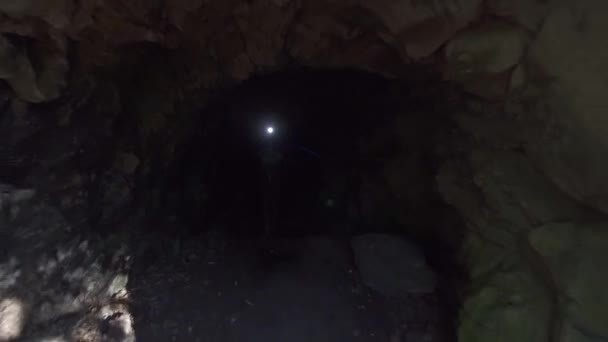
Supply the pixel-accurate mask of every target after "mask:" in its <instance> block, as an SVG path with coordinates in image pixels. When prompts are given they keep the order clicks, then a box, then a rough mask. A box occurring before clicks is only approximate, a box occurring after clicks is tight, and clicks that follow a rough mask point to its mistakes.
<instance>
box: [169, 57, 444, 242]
mask: <svg viewBox="0 0 608 342" xmlns="http://www.w3.org/2000/svg"><path fill="white" fill-rule="evenodd" d="M399 86H400V85H399V82H398V81H389V80H387V79H385V78H383V77H382V76H379V75H376V74H372V73H366V72H360V71H356V70H310V69H296V70H291V71H284V72H278V73H273V74H270V75H264V76H257V77H254V78H253V79H250V80H248V81H246V82H245V83H244V84H242V85H239V86H238V87H236V88H235V89H231V90H229V91H224V92H223V93H222V94H221V95H218V96H217V98H216V99H214V100H212V101H211V103H210V104H209V105H208V106H207V107H205V108H204V109H203V110H202V117H204V118H205V119H203V120H208V122H203V123H201V124H202V125H203V126H207V125H209V126H212V125H214V126H213V127H215V128H214V129H213V131H212V133H211V135H210V136H206V137H205V139H206V140H201V137H200V135H199V136H198V139H196V138H195V139H193V141H192V142H191V143H189V144H188V145H186V146H187V147H186V149H187V150H188V151H189V152H188V154H187V155H185V156H184V158H183V160H181V161H179V162H178V164H177V165H176V169H177V170H176V171H175V172H176V173H177V174H180V175H182V176H180V177H176V179H177V180H179V181H183V180H187V179H191V177H189V176H192V173H193V172H194V173H197V174H198V176H199V180H201V181H202V182H204V183H206V184H212V185H211V186H212V188H211V189H210V197H212V198H213V203H210V204H211V205H212V206H215V207H213V208H214V209H209V210H210V212H212V213H213V214H214V215H216V216H215V217H218V215H219V216H221V215H222V210H223V211H224V212H227V211H229V212H230V215H231V216H232V217H234V218H235V219H236V218H240V219H241V220H242V222H240V224H239V223H237V222H234V223H233V224H234V225H235V227H234V229H238V230H239V232H238V233H239V234H243V233H244V234H247V233H251V234H254V235H255V234H259V233H260V232H261V231H263V225H264V222H263V221H264V198H265V191H266V190H265V189H264V187H265V184H266V183H265V177H266V172H267V171H266V170H265V169H264V165H263V158H264V157H265V156H264V154H265V153H268V152H267V151H266V150H267V149H268V148H272V149H273V150H276V151H277V153H278V154H279V155H280V161H279V162H277V163H276V166H275V168H276V174H277V175H276V176H277V183H278V184H277V185H276V186H277V188H278V191H277V193H276V194H275V195H276V196H277V198H276V199H275V200H276V201H277V203H278V207H277V208H276V211H277V212H276V215H277V218H276V219H277V220H278V221H279V222H278V223H277V224H278V225H279V226H284V227H283V228H278V230H277V231H276V232H275V234H279V235H306V234H313V235H314V234H322V233H333V234H336V233H339V228H338V227H333V228H332V227H329V225H330V224H331V221H332V220H331V217H335V218H336V219H338V217H339V216H340V215H341V216H342V217H341V220H342V221H343V222H342V223H343V224H345V225H351V226H352V227H350V228H348V230H343V231H342V233H344V234H348V233H350V234H354V233H355V232H374V231H376V230H378V229H379V230H380V231H393V230H397V231H399V230H401V231H403V229H399V228H396V226H395V225H394V224H391V222H389V221H390V220H389V217H385V218H386V219H387V222H384V223H382V224H383V225H384V227H383V228H378V227H372V226H373V224H372V222H367V223H365V218H364V217H361V216H360V215H361V213H360V211H361V210H362V208H360V207H361V203H358V202H360V201H361V200H362V199H361V198H359V197H360V196H362V194H360V193H358V191H359V188H360V187H361V179H360V178H362V177H374V176H373V174H374V173H376V174H378V173H381V172H382V165H383V164H384V163H385V162H386V160H389V159H391V158H395V156H397V155H400V154H408V151H407V149H408V148H409V149H411V151H409V154H410V157H411V158H412V163H413V164H412V167H414V168H418V169H419V170H417V171H416V173H417V174H420V175H421V177H420V178H418V179H416V183H418V184H417V185H412V186H411V189H415V190H414V191H422V192H423V195H422V196H421V197H419V198H418V200H417V202H418V204H419V205H420V208H422V207H424V206H426V209H428V210H442V208H441V206H440V203H442V201H441V200H440V198H439V196H438V195H437V194H436V191H435V189H434V186H433V179H434V174H435V173H436V167H437V165H438V163H437V162H436V161H434V160H433V158H434V151H433V144H434V142H433V141H432V140H433V134H435V135H436V134H438V132H440V131H441V129H444V130H445V129H447V127H448V126H449V123H446V124H445V125H443V127H442V126H441V125H438V124H437V123H440V122H444V119H445V118H441V117H440V116H441V113H434V112H433V109H432V108H431V107H432V105H433V104H432V103H431V102H430V101H431V100H428V102H427V103H424V102H423V101H424V100H423V99H418V103H415V102H410V103H407V105H408V106H410V107H409V108H407V107H406V102H407V100H404V99H403V98H402V99H399V98H392V97H391V93H390V89H391V87H392V88H394V89H395V88H396V87H399ZM401 87H404V86H403V85H402V86H401ZM393 94H395V92H393ZM401 96H403V97H405V95H403V93H402V95H401ZM408 110H409V112H410V113H407V111H408ZM400 118H401V119H403V118H407V120H408V123H409V124H410V125H412V126H413V128H412V129H411V133H412V134H413V135H415V136H412V137H409V139H411V140H412V142H413V143H412V144H411V145H410V146H404V144H403V143H402V142H401V141H399V139H400V137H399V136H398V135H397V134H396V133H397V132H395V131H394V130H393V129H391V125H392V124H394V123H395V122H396V120H398V119H400ZM269 128H272V129H273V131H272V133H268V131H267V130H268V129H269ZM203 129H204V128H203ZM383 130H386V132H385V134H382V131H383ZM378 135H383V140H380V139H378V138H377V137H378ZM374 138H375V139H376V141H374V140H373V139H374ZM208 141H213V145H209V144H208ZM373 143H375V144H377V145H380V146H377V147H371V146H366V145H371V144H373ZM209 146H212V148H211V150H210V148H209ZM371 148H375V150H374V151H369V150H370V149H371ZM205 149H207V150H205ZM365 149H367V150H368V151H364V150H365ZM206 156H208V157H206ZM201 160H202V161H201ZM197 163H204V164H210V163H211V164H213V171H209V170H208V171H206V172H207V173H206V172H205V171H203V172H201V170H200V169H197V168H192V165H196V164H197ZM180 167H181V168H182V170H179V168H180ZM189 173H190V174H189ZM364 173H365V174H364ZM205 177H207V178H205ZM374 181H377V180H373V181H372V182H374ZM332 183H334V184H332ZM335 183H338V184H335ZM376 186H377V187H378V188H379V189H378V190H379V191H380V192H382V191H384V192H386V193H385V194H383V195H384V197H385V198H384V199H385V200H388V198H389V197H390V196H391V195H393V196H398V195H399V194H391V193H390V192H391V190H390V189H383V190H380V189H381V188H382V187H383V186H386V185H382V184H376ZM183 187H184V185H183V184H181V185H177V184H176V185H175V187H174V188H183ZM186 187H188V186H187V185H186ZM332 187H333V188H332ZM420 188H422V190H419V189H420ZM332 191H333V193H332ZM406 191H407V190H406ZM406 196H407V195H406ZM182 199H183V200H185V201H187V202H189V203H191V204H192V203H196V201H193V200H192V199H189V198H187V197H185V196H184V197H182ZM431 203H433V204H436V207H434V208H431V207H432V205H433V204H431ZM186 206H187V205H186ZM220 208H223V209H220ZM372 210H373V209H372ZM402 210H407V208H402ZM390 211H391V210H390V209H387V212H389V214H387V213H386V212H385V213H383V214H380V213H378V214H377V215H380V216H390ZM194 212H195V213H197V212H199V213H200V210H198V208H195V209H194ZM224 214H225V213H224ZM349 215H350V217H349ZM410 215H412V216H414V212H413V211H412V212H410ZM427 215H428V213H422V212H419V213H418V216H419V217H423V216H427ZM199 219H201V220H204V219H205V218H203V217H199ZM206 219H207V220H211V221H212V220H213V219H214V217H213V215H211V216H208V217H206ZM290 221H292V222H290ZM414 221H415V220H414V219H412V224H414ZM334 223H337V222H334ZM200 224H201V225H202V227H208V226H210V222H206V223H205V222H201V223H200ZM415 224H424V222H423V221H422V220H420V221H419V222H415ZM337 229H338V230H337ZM342 229H346V228H345V227H342Z"/></svg>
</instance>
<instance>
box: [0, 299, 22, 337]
mask: <svg viewBox="0 0 608 342" xmlns="http://www.w3.org/2000/svg"><path fill="white" fill-rule="evenodd" d="M24 311H25V310H24V308H23V302H21V301H20V300H19V299H16V298H8V299H3V300H2V301H0V341H12V340H15V339H17V338H19V336H21V331H22V330H23V326H24V325H25V312H24Z"/></svg>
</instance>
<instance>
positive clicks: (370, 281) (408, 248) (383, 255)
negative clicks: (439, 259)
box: [351, 234, 436, 297]
mask: <svg viewBox="0 0 608 342" xmlns="http://www.w3.org/2000/svg"><path fill="white" fill-rule="evenodd" d="M351 246H352V249H353V253H354V255H355V261H356V265H357V268H358V270H359V272H361V277H362V278H363V282H364V283H365V284H366V285H367V286H369V287H370V288H372V289H374V290H376V291H378V292H379V293H380V294H382V295H385V296H390V297H402V296H405V295H407V294H408V293H416V294H420V293H431V292H433V291H434V290H435V281H436V275H435V273H434V272H433V271H432V270H431V269H430V267H429V266H428V265H427V263H426V260H425V258H424V254H422V251H421V250H420V249H419V248H418V247H417V246H416V245H415V244H413V243H412V242H409V241H407V240H404V239H403V238H401V237H398V236H391V235H382V234H366V235H359V236H356V237H354V238H353V239H352V240H351Z"/></svg>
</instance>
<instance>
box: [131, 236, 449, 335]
mask: <svg viewBox="0 0 608 342" xmlns="http://www.w3.org/2000/svg"><path fill="white" fill-rule="evenodd" d="M211 235H213V234H211ZM200 241H205V242H204V245H203V242H200ZM173 245H174V246H175V248H173V249H171V248H165V250H164V251H161V253H165V254H164V256H163V257H160V258H156V259H154V261H152V262H150V261H149V259H150V258H140V260H141V262H137V261H136V263H135V265H134V268H133V271H132V274H131V277H130V279H131V280H130V285H131V290H130V291H131V299H132V303H133V304H132V313H133V315H134V320H135V333H136V336H137V339H138V341H201V342H202V341H205V342H213V341H218V342H220V341H226V342H232V341H235V342H236V341H238V342H244V341H246V342H256V341H260V342H262V341H264V342H274V341H277V342H278V341H281V342H286V341H290V342H298V341H302V342H305V341H306V342H313V341H314V342H323V341H328V342H329V341H332V342H339V341H345V342H346V341H389V342H400V341H408V342H409V341H416V342H424V341H429V342H439V341H450V340H453V339H450V338H447V330H446V329H445V325H444V324H443V322H445V320H444V318H445V317H444V316H443V315H444V312H443V311H442V307H441V305H440V300H439V297H438V296H437V295H435V294H432V295H411V296H409V297H407V298H399V299H395V298H385V297H383V296H381V295H379V294H377V293H374V292H373V291H371V290H369V289H368V288H366V287H365V286H363V285H362V283H361V281H360V280H359V275H358V272H357V270H356V267H354V264H353V258H352V254H351V253H352V252H351V249H350V247H349V243H348V240H347V239H345V238H335V237H334V238H330V237H322V236H318V237H307V238H268V239H262V238H249V239H245V238H240V239H236V238H234V239H231V238H225V237H221V236H220V235H219V234H218V235H216V236H206V237H205V238H204V239H188V240H186V241H180V242H178V241H176V242H175V243H173ZM170 249H171V250H170Z"/></svg>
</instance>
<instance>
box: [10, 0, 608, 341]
mask: <svg viewBox="0 0 608 342" xmlns="http://www.w3.org/2000/svg"><path fill="white" fill-rule="evenodd" d="M607 11H608V4H607V3H606V2H605V1H602V0H583V1H579V2H577V3H572V2H567V1H559V0H555V1H526V0H515V1H507V0H487V1H483V4H482V1H481V0H470V1H454V0H442V1H439V0H436V1H427V2H420V1H400V0H382V1H366V2H363V1H353V0H332V1H329V0H327V1H320V0H319V1H279V0H276V1H255V2H248V3H246V4H245V3H241V2H239V1H202V0H180V1H120V0H108V1H79V2H77V1H69V0H53V1H48V0H47V1H42V0H28V1H16V0H4V1H0V33H2V34H1V35H0V79H1V80H3V82H5V83H6V84H8V86H5V85H4V84H0V107H1V109H2V111H1V112H0V122H1V126H0V131H1V132H0V133H1V134H2V136H3V137H9V135H10V137H9V138H8V140H9V143H8V144H9V145H10V147H11V148H15V149H16V150H17V151H19V153H20V155H27V156H28V158H25V159H27V161H28V163H32V164H33V166H35V167H33V168H30V170H31V172H16V171H14V169H11V172H10V176H11V177H9V178H11V179H13V178H15V179H16V180H15V181H14V182H15V183H21V182H25V183H28V184H29V185H31V186H33V187H35V188H36V189H37V190H41V191H42V192H43V193H45V194H49V195H50V196H51V197H52V198H53V199H55V200H56V201H57V202H58V206H59V207H60V208H61V209H62V210H63V211H64V212H65V213H66V215H68V216H70V217H71V219H70V220H66V221H70V223H71V222H82V221H83V220H84V221H86V220H91V221H93V222H99V220H98V219H99V218H104V217H105V218H110V217H117V216H120V215H117V213H121V212H125V211H126V210H125V209H128V208H129V204H131V203H132V200H133V198H134V197H135V194H134V193H133V192H132V188H133V187H134V186H135V185H136V184H137V185H139V186H141V187H144V188H148V189H149V190H148V193H145V194H140V195H141V198H146V199H147V201H148V202H149V203H146V207H147V208H148V209H150V208H152V210H154V208H161V207H163V203H162V199H161V198H160V196H159V195H158V194H159V193H160V192H161V190H162V187H163V186H166V183H164V182H166V181H165V179H166V171H167V169H168V165H167V164H168V163H170V162H171V160H173V159H175V158H176V154H177V153H178V151H179V150H180V146H181V145H180V144H182V143H183V140H187V139H188V137H190V136H192V134H193V132H192V127H194V126H195V125H194V123H196V122H197V120H199V118H197V116H196V114H195V113H196V109H197V108H198V107H200V105H201V103H204V101H205V96H206V95H205V94H206V93H207V91H208V90H209V89H212V88H216V87H221V86H226V85H231V84H234V82H236V81H241V80H244V79H246V78H248V77H250V76H251V75H252V74H253V73H255V72H264V71H267V70H273V69H275V68H281V67H283V66H285V65H287V64H289V63H292V62H295V63H300V64H306V65H310V66H315V67H343V66H348V67H355V68H359V69H365V70H371V71H375V72H380V73H383V74H385V75H390V76H397V77H404V75H408V73H407V70H408V69H407V68H404V67H403V65H404V63H410V62H412V61H423V62H432V63H441V64H440V65H437V64H434V66H435V67H437V69H441V70H443V71H444V72H445V73H444V74H445V75H446V78H448V79H451V80H454V81H456V83H458V84H459V85H460V86H462V88H464V90H466V91H467V92H468V93H470V94H473V95H476V96H479V97H481V98H485V99H491V100H500V101H501V102H500V103H499V105H497V106H493V107H488V106H487V104H485V105H482V106H480V107H481V108H465V109H463V108H457V107H454V108H453V109H452V111H453V112H454V119H455V120H456V121H457V123H458V125H459V126H460V129H461V131H462V135H460V136H446V140H445V141H443V142H440V146H439V147H438V150H439V151H438V154H440V155H441V156H442V157H443V158H444V159H446V162H445V163H444V165H443V166H442V168H441V170H440V172H439V175H438V179H437V182H438V187H439V190H440V192H441V193H442V195H443V196H444V198H445V199H446V200H447V201H448V202H449V203H450V204H451V205H453V206H454V207H456V208H457V209H458V210H459V212H460V213H461V214H462V216H463V217H464V218H465V219H466V221H467V223H468V226H469V230H468V231H467V234H466V238H465V244H464V246H463V248H462V257H463V260H464V262H465V264H466V265H467V267H468V269H469V271H470V273H471V276H472V285H473V286H472V291H471V293H470V294H469V295H468V297H467V299H466V300H465V302H464V307H463V311H462V315H461V329H460V335H461V336H460V337H461V340H462V341H464V342H468V341H514V340H515V341H523V342H526V341H530V342H532V341H534V342H536V341H539V340H540V341H545V340H549V341H557V340H558V339H559V338H560V337H561V339H562V340H567V341H577V342H578V341H584V342H587V341H597V340H605V339H606V337H605V336H606V335H608V332H607V331H606V330H605V327H607V326H608V322H606V321H605V320H606V317H608V315H605V314H604V313H603V311H602V310H603V308H602V307H598V305H599V304H605V298H604V297H605V296H604V293H603V289H605V288H606V286H608V284H607V283H606V279H603V278H602V277H600V276H599V275H600V274H601V273H602V272H601V269H599V268H598V266H597V265H596V264H595V263H596V262H597V260H603V258H604V254H603V253H602V251H601V249H605V248H604V247H603V246H605V245H606V239H607V238H608V237H606V236H605V234H603V233H602V232H601V230H602V229H601V228H602V227H603V226H604V223H603V222H605V221H606V219H605V218H604V217H603V216H601V215H598V213H595V212H594V213H592V212H591V210H589V208H585V206H587V207H591V208H593V209H595V210H597V211H599V212H603V213H604V214H606V213H608V198H607V196H608V178H607V177H605V174H606V173H607V171H608V164H606V163H607V162H606V158H605V156H606V155H607V154H608V139H606V138H605V137H606V136H608V135H607V131H608V127H607V122H608V121H606V120H605V118H604V117H605V108H606V107H607V106H608V103H607V102H606V101H608V100H607V99H608V97H606V96H605V94H606V93H608V89H607V85H606V79H605V75H606V74H608V64H607V63H608V62H607V61H608V56H607V52H606V51H608V50H606V48H604V46H605V44H604V45H602V44H601V42H603V41H604V40H605V39H604V38H605V37H604V36H605V32H606V31H608V27H607V25H608V23H607V22H606V20H605V18H604V17H605V13H607ZM480 18H483V20H481V19H480ZM528 44H530V45H528ZM442 47H445V49H442ZM68 52H69V53H68ZM100 71H101V72H100ZM85 75H86V76H85ZM438 98H443V97H440V96H438ZM51 100H53V101H51ZM471 105H473V104H471ZM461 111H462V112H461ZM178 113H179V115H178ZM6 127H10V134H4V129H5V128H6ZM48 142H53V143H52V144H49V143H48ZM3 143H4V141H3ZM442 144H443V145H442ZM447 145H449V146H447ZM100 147H105V148H100ZM117 153H119V154H117ZM133 157H135V158H133ZM411 163H412V160H395V161H394V162H391V163H390V164H389V165H387V170H385V173H386V175H385V177H386V178H387V179H388V180H389V185H390V186H391V187H392V189H394V190H397V192H396V193H398V192H399V191H401V190H403V184H402V183H401V182H399V179H398V175H410V176H411V175H412V172H413V170H412V169H411V168H409V167H408V165H411ZM21 164H23V163H20V165H19V168H18V170H19V171H21ZM25 164H27V163H25ZM30 166H31V165H30ZM401 169H403V173H400V172H399V171H400V170H401ZM2 170H4V169H2ZM2 170H0V171H2ZM408 172H410V173H408ZM17 176H20V177H17ZM412 177H414V176H412ZM17 178H18V179H17ZM397 202H399V201H397ZM577 202H578V203H577ZM399 203H401V202H399ZM109 204H112V206H110V205H109ZM44 208H47V209H48V210H51V209H49V208H50V207H48V206H47V207H44ZM53 208H54V207H53ZM53 210H54V209H53ZM51 211H52V210H51ZM83 212H86V214H84V215H83ZM13 215H14V216H15V217H20V216H19V215H23V214H21V213H19V212H15V213H13ZM62 215H63V213H62V214H61V215H59V214H57V215H55V216H57V217H59V216H62ZM55 216H54V217H55ZM83 216H84V217H83ZM106 221H107V220H106ZM589 221H595V222H598V223H596V224H593V225H591V224H589V223H588V222H589ZM101 222H104V220H101ZM106 223H107V222H106ZM65 224H67V223H64V222H63V221H61V223H60V224H59V223H58V225H59V226H64V225H65ZM7 227H10V228H11V229H6V228H7ZM31 227H33V228H35V229H38V230H41V227H42V226H39V225H31ZM2 228H3V229H4V230H3V231H1V232H0V233H1V234H2V235H3V236H5V235H6V231H11V232H12V231H14V232H17V233H19V232H22V231H23V230H22V229H17V226H15V222H12V221H11V222H10V224H5V226H3V227H2ZM51 231H52V230H49V232H46V230H44V231H43V233H44V234H43V233H41V234H42V235H41V237H42V238H45V237H46V238H48V239H49V240H48V241H46V240H44V241H43V240H41V241H38V242H36V241H30V240H27V239H29V237H28V235H27V234H26V235H23V236H22V238H23V239H25V240H24V241H26V242H27V243H28V244H29V243H42V242H44V243H50V242H51V241H54V240H53V239H55V238H57V236H64V235H62V234H63V233H61V234H59V233H58V234H59V235H57V236H55V235H53V236H52V238H51V237H48V235H45V234H50V232H51ZM59 231H61V229H59ZM19 234H21V233H19ZM528 234H530V238H528ZM9 235H10V234H9ZM0 243H6V241H0ZM78 243H80V241H78V242H69V243H67V242H66V244H67V245H66V246H64V247H65V248H67V250H69V249H70V248H71V247H74V248H76V247H75V246H78ZM530 243H531V244H532V245H530ZM61 246H63V245H61ZM43 247H44V246H41V248H43ZM47 247H48V246H47ZM68 247H70V248H68ZM600 247H601V248H600ZM93 249H94V250H98V249H95V248H93ZM35 252H36V253H37V252H40V253H39V255H34V254H31V253H35ZM24 253H26V254H27V258H26V260H30V261H31V260H39V259H40V260H43V261H45V262H47V261H48V262H51V261H53V262H55V263H57V262H59V261H57V260H58V259H57V258H55V257H53V258H51V257H48V256H44V253H42V252H41V249H37V248H33V249H31V250H27V249H26V250H25V252H24ZM28 253H29V254H28ZM82 253H85V254H86V252H82ZM82 253H81V254H82ZM9 254H10V253H9ZM79 255H80V254H79ZM0 256H2V255H0ZM28 258H29V259H28ZM55 259H57V260H55ZM93 259H94V258H93ZM93 259H91V258H88V259H87V258H84V259H83V260H80V261H81V262H84V263H87V262H89V264H87V265H85V264H82V265H81V264H80V263H76V264H75V265H73V266H75V268H70V270H71V271H73V272H75V270H77V269H78V267H80V266H82V268H83V269H89V267H90V266H91V265H95V263H94V260H93ZM69 260H72V259H69ZM20 262H22V261H19V260H17V261H15V260H13V259H9V260H8V261H7V260H4V261H3V263H2V266H1V269H0V270H1V272H4V273H3V276H2V279H0V280H1V281H2V282H1V283H0V285H1V286H3V288H7V289H12V288H13V287H14V286H15V284H16V282H19V281H22V274H26V272H27V274H28V275H31V276H32V279H35V280H38V279H41V278H40V277H42V276H41V275H40V274H39V273H37V271H35V270H34V268H35V267H34V266H32V267H34V268H30V269H24V270H23V271H22V272H23V273H19V272H18V271H20V270H21V268H19V267H21V263H20ZM32 265H33V264H32ZM18 266H19V267H18ZM562 266H563V267H562ZM70 267H71V266H70ZM93 269H94V268H93ZM18 274H19V277H17V275H18ZM89 275H91V274H89V273H86V272H85V273H82V272H81V273H78V277H80V278H78V277H76V276H75V277H76V278H78V279H80V280H82V279H84V278H86V277H88V276H89ZM91 276H95V277H101V278H103V279H104V281H106V280H108V281H109V279H110V278H111V277H110V275H107V277H106V275H99V274H93V275H91ZM104 277H106V278H104ZM96 279H97V278H96ZM118 283H120V281H119V282H118ZM38 285H39V286H48V287H49V288H50V289H53V291H55V290H56V289H55V288H54V286H56V284H55V283H53V284H51V283H48V282H44V281H43V282H40V283H38V284H37V286H38ZM104 286H105V285H104ZM37 289H40V288H37ZM40 292H41V291H38V290H36V291H34V292H31V293H30V294H23V298H18V300H19V301H22V302H23V303H25V306H26V307H27V308H28V309H27V310H29V308H30V307H31V306H32V305H33V303H35V302H36V301H40V300H42V299H40V298H39V294H40ZM53 293H54V295H55V297H56V298H64V299H65V295H66V293H67V291H63V290H62V291H59V290H57V291H56V292H53ZM18 294H20V293H18ZM2 295H3V296H4V297H6V294H5V293H3V294H2ZM11 298H12V297H10V298H8V299H6V298H0V300H1V301H0V306H3V312H5V313H6V316H2V317H0V334H4V336H9V337H10V336H14V335H15V334H17V333H18V332H17V330H14V329H13V328H10V327H9V328H7V327H6V322H7V320H11V319H12V317H14V316H15V315H17V314H18V313H17V312H16V310H15V305H16V304H15V303H16V301H12V299H11ZM74 298H79V297H78V296H76V297H74ZM74 298H72V297H70V298H68V299H66V300H65V301H63V300H57V301H53V302H52V303H50V304H49V305H51V306H52V307H56V308H60V309H57V310H59V312H68V311H70V310H72V309H74V308H75V307H78V308H81V305H82V303H83V302H82V301H77V303H76V304H74V300H75V299H74ZM104 298H105V297H104ZM6 300H9V302H6ZM74 305H76V306H74ZM61 308H68V309H65V310H64V309H61ZM27 310H26V311H27ZM62 310H63V311H62ZM66 310H67V311H66ZM32 315H33V316H32V317H43V316H41V313H40V312H37V313H36V312H34V313H32ZM45 317H46V316H45ZM47 318H48V317H47ZM44 319H45V318H40V319H39V320H40V322H43V321H44ZM89 323H90V322H89V321H87V320H86V319H85V320H83V321H81V322H80V323H79V324H81V325H80V326H82V327H85V326H87V325H88V324H89ZM70 324H72V323H70ZM116 324H118V325H120V324H122V323H120V324H119V323H116ZM110 325H112V324H110ZM11 329H13V330H11ZM83 329H84V328H83ZM83 331H87V330H86V329H84V330H83ZM0 338H4V337H2V335H0Z"/></svg>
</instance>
